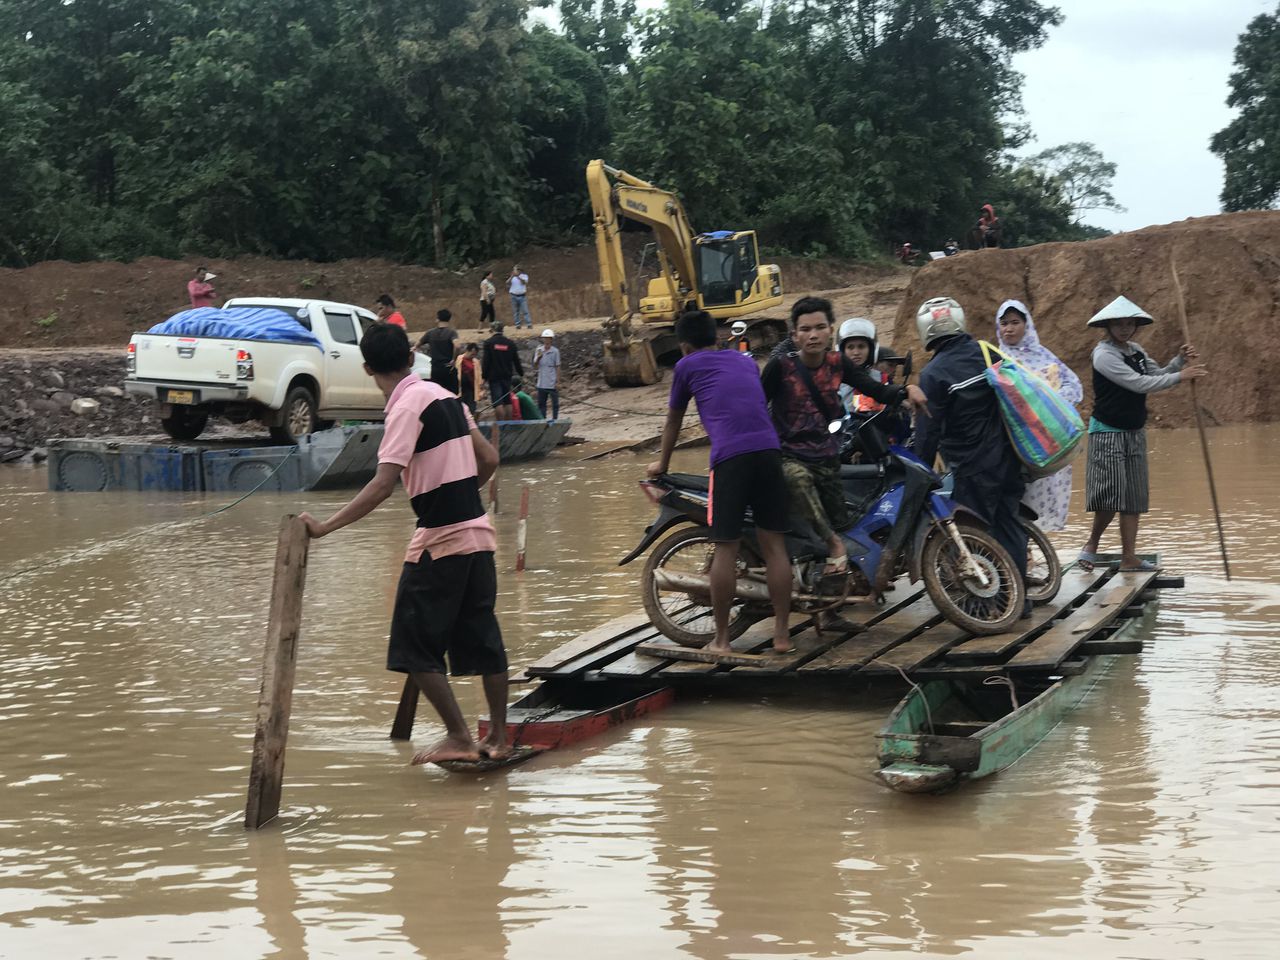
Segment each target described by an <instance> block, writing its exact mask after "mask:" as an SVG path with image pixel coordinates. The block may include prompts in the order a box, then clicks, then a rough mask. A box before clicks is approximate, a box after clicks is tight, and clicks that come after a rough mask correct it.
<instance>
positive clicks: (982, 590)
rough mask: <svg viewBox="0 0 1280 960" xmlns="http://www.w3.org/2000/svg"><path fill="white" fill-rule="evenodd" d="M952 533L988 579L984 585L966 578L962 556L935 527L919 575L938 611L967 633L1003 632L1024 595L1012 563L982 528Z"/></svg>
mask: <svg viewBox="0 0 1280 960" xmlns="http://www.w3.org/2000/svg"><path fill="white" fill-rule="evenodd" d="M956 530H957V531H958V532H959V534H960V539H961V540H963V541H964V545H965V547H966V548H967V549H968V551H969V553H970V555H971V556H972V557H973V559H974V561H975V562H976V563H977V564H978V566H979V567H981V568H982V571H983V572H984V573H985V574H986V576H987V584H986V586H983V584H982V583H981V582H980V581H979V580H978V579H977V578H976V577H973V576H969V575H966V574H965V565H964V562H963V560H964V558H963V557H962V555H961V553H960V549H959V547H957V546H956V544H955V542H954V541H953V540H952V539H951V537H950V536H948V534H947V531H946V530H943V529H942V528H941V527H935V528H934V529H933V530H932V531H931V532H930V533H929V535H928V536H927V537H926V538H925V541H924V549H923V551H922V552H921V556H920V563H921V573H922V575H923V576H924V586H925V589H926V590H927V591H928V592H929V599H930V600H932V601H933V605H934V606H935V607H937V608H938V612H939V613H941V614H942V615H943V616H944V617H946V618H947V619H948V620H949V621H951V622H952V623H954V624H955V625H956V626H957V627H960V628H961V629H963V630H968V631H969V632H970V633H977V634H990V633H1004V632H1005V631H1006V630H1008V629H1010V628H1011V627H1012V626H1013V625H1014V624H1015V623H1017V621H1018V618H1019V617H1020V616H1022V607H1023V604H1024V603H1025V602H1026V591H1025V588H1024V587H1023V585H1022V577H1021V576H1020V575H1019V574H1018V571H1017V569H1016V568H1015V567H1014V565H1013V559H1012V558H1011V557H1010V556H1009V554H1008V552H1007V551H1006V550H1005V549H1004V547H1002V546H1000V544H998V543H997V542H996V540H995V538H994V537H992V536H991V534H989V533H987V532H986V531H985V530H979V529H978V528H976V527H971V526H968V525H967V524H963V523H957V524H956Z"/></svg>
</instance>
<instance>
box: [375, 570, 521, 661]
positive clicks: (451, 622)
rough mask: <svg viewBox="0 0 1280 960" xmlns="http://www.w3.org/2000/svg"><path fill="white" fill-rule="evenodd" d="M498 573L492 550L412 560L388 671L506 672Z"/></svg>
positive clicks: (400, 595) (394, 621)
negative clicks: (496, 609) (497, 606)
mask: <svg viewBox="0 0 1280 960" xmlns="http://www.w3.org/2000/svg"><path fill="white" fill-rule="evenodd" d="M497 594H498V574H497V571H496V570H495V568H494V565H493V554H492V553H463V554H458V555H457V556H451V557H440V558H439V559H432V558H431V556H430V555H429V554H427V553H426V552H425V551H424V552H423V554H422V559H421V560H419V561H418V562H417V563H406V564H405V565H404V569H403V570H402V571H401V572H400V585H399V586H398V587H396V606H395V611H394V612H393V613H392V615H391V641H390V643H389V644H388V646H387V669H388V670H395V671H397V672H399V673H444V672H445V658H446V656H447V657H448V663H449V670H448V672H449V673H452V674H453V675H454V676H455V677H457V676H475V675H476V674H481V675H483V674H490V673H502V672H504V671H505V670H506V669H507V652H506V650H504V649H503V646H502V630H501V629H500V628H499V627H498V618H497V616H496V615H495V614H494V612H493V605H494V601H495V599H496V598H497Z"/></svg>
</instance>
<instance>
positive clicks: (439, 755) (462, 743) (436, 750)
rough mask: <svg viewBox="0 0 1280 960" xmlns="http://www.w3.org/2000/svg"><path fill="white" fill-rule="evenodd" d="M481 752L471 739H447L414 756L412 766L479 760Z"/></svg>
mask: <svg viewBox="0 0 1280 960" xmlns="http://www.w3.org/2000/svg"><path fill="white" fill-rule="evenodd" d="M479 759H480V751H479V749H477V747H476V742H475V741H474V740H472V739H471V738H469V737H468V738H467V739H466V740H463V739H461V738H458V737H445V738H444V739H443V740H441V741H440V742H439V743H437V744H436V745H435V746H433V747H428V748H427V749H426V750H420V751H418V752H417V753H415V754H414V755H413V760H412V761H411V763H412V765H413V766H415V767H417V766H421V765H422V764H424V763H437V762H439V761H441V760H479Z"/></svg>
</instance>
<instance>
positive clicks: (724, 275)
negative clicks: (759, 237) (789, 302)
mask: <svg viewBox="0 0 1280 960" xmlns="http://www.w3.org/2000/svg"><path fill="white" fill-rule="evenodd" d="M694 242H695V243H696V245H697V250H698V298H699V300H700V301H701V303H702V308H703V309H704V310H713V311H714V310H715V308H716V307H733V306H737V305H738V304H741V303H742V302H743V301H747V300H751V299H752V295H753V294H758V293H759V292H760V288H759V285H760V276H759V274H760V257H759V253H758V249H757V246H756V234H755V231H754V230H739V231H737V232H734V231H732V230H718V231H716V232H715V233H704V234H701V235H700V236H698V237H696V238H695V239H694ZM778 292H779V293H780V292H781V291H780V290H779V291H778Z"/></svg>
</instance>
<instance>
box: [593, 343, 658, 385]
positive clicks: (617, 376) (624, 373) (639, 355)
mask: <svg viewBox="0 0 1280 960" xmlns="http://www.w3.org/2000/svg"><path fill="white" fill-rule="evenodd" d="M604 382H605V383H607V384H608V385H609V386H611V387H647V386H648V385H649V384H651V383H657V382H658V363H657V361H656V360H655V359H654V356H653V346H652V344H650V343H649V341H648V340H645V339H643V338H641V337H637V338H635V339H633V340H631V341H630V342H629V343H626V344H616V343H611V342H609V341H608V340H606V341H605V344H604Z"/></svg>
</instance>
